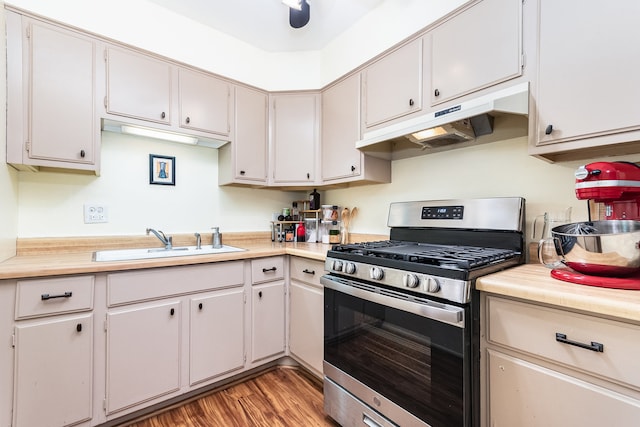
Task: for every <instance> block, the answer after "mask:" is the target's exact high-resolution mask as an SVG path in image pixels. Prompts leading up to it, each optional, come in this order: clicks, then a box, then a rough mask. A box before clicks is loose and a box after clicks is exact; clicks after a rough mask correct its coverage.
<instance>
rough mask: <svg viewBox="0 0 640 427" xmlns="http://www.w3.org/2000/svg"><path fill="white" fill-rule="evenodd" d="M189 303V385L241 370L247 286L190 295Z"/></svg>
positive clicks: (243, 363)
mask: <svg viewBox="0 0 640 427" xmlns="http://www.w3.org/2000/svg"><path fill="white" fill-rule="evenodd" d="M189 304H190V307H189V316H190V317H189V323H190V327H189V334H190V335H189V384H190V385H194V384H197V383H200V382H202V381H206V380H209V379H211V378H215V377H217V376H219V375H222V374H225V373H227V372H232V371H235V370H239V369H242V368H243V367H244V365H245V350H244V315H245V309H244V307H245V293H244V289H243V288H235V289H229V290H224V291H218V292H215V293H213V294H209V295H205V296H195V297H191V298H190V300H189Z"/></svg>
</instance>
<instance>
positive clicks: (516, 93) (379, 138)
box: [356, 82, 529, 159]
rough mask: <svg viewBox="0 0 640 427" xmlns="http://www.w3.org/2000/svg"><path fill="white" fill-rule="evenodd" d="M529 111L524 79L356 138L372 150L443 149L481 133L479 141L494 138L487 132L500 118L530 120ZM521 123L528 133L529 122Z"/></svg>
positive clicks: (362, 146)
mask: <svg viewBox="0 0 640 427" xmlns="http://www.w3.org/2000/svg"><path fill="white" fill-rule="evenodd" d="M528 113H529V83H528V82H524V83H520V84H518V85H515V86H511V87H508V88H505V89H502V90H498V91H495V92H491V93H488V94H486V95H482V96H478V97H477V98H473V99H470V100H468V101H464V102H462V103H460V104H454V105H451V106H449V107H447V108H445V109H442V110H438V111H435V112H431V113H428V114H424V115H422V116H419V117H414V118H411V119H408V120H405V121H402V122H399V123H394V124H392V125H389V126H386V127H383V128H380V129H375V130H372V131H369V132H365V133H364V134H363V138H362V139H361V140H360V141H358V142H356V148H358V149H360V150H362V151H366V152H371V153H372V154H375V152H381V153H385V152H387V153H389V152H391V151H393V150H394V149H398V148H401V149H405V150H407V149H410V150H408V151H418V152H421V151H423V152H422V153H419V154H426V152H430V151H434V150H436V149H437V151H441V150H444V149H450V148H457V147H459V146H465V145H471V144H473V143H474V141H476V140H477V139H478V138H481V137H482V138H481V139H482V141H478V143H480V142H491V138H488V137H485V135H490V134H492V133H493V131H494V125H495V126H496V127H498V124H499V122H500V123H503V122H504V121H505V119H508V118H509V117H510V116H519V117H520V118H525V122H526V117H527V115H528ZM494 120H495V123H494ZM520 127H522V128H523V129H522V130H523V131H524V134H526V125H525V126H522V125H520ZM510 136H513V135H510ZM464 143H466V144H464ZM411 149H412V150H411ZM402 157H403V156H393V157H392V158H394V159H395V158H402ZM404 157H407V156H404Z"/></svg>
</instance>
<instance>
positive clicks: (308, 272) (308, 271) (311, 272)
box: [302, 268, 316, 275]
mask: <svg viewBox="0 0 640 427" xmlns="http://www.w3.org/2000/svg"><path fill="white" fill-rule="evenodd" d="M302 272H303V273H307V274H311V275H315V274H316V271H315V270H309V269H306V268H305V269H304V270H302Z"/></svg>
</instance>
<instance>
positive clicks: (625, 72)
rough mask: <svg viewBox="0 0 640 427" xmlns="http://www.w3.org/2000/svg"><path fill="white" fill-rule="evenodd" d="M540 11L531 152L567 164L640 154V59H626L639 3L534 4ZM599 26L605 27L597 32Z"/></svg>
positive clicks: (638, 31)
mask: <svg viewBox="0 0 640 427" xmlns="http://www.w3.org/2000/svg"><path fill="white" fill-rule="evenodd" d="M538 6H539V7H538V11H539V15H538V28H539V30H538V31H539V34H538V43H539V44H538V77H537V81H536V82H535V89H534V96H535V100H536V105H535V117H534V119H532V120H531V121H530V129H529V138H530V142H529V153H530V154H532V155H537V156H540V157H543V158H546V159H549V160H572V159H581V158H586V157H595V156H601V155H611V154H631V153H638V152H640V144H639V143H638V142H637V141H638V140H640V103H638V99H639V98H640V88H639V86H638V83H637V80H638V75H639V74H640V56H639V55H636V54H634V53H632V52H637V40H638V38H640V28H639V27H638V25H637V19H636V18H637V16H639V15H640V4H638V3H636V2H631V3H628V4H627V3H625V4H624V5H621V4H616V5H612V6H611V7H606V8H603V7H599V6H598V5H596V4H591V3H583V2H558V1H553V0H539V5H538ZM566 17H571V18H570V19H566ZM597 22H607V23H610V25H608V26H607V30H606V31H604V32H602V31H596V30H594V23H597ZM567 46H571V48H570V49H568V50H567V49H566V47H567Z"/></svg>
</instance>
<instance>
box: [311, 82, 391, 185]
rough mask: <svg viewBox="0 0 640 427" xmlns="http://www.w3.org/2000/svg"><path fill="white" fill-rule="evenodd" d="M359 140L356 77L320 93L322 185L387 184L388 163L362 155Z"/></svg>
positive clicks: (358, 85) (358, 105)
mask: <svg viewBox="0 0 640 427" xmlns="http://www.w3.org/2000/svg"><path fill="white" fill-rule="evenodd" d="M359 139H360V74H354V75H352V76H350V77H348V78H346V79H344V80H343V81H341V82H339V83H337V84H335V85H333V86H331V87H329V88H327V89H325V90H324V91H323V92H322V144H321V145H322V182H323V183H324V184H334V183H338V182H354V181H372V182H391V161H389V160H382V159H378V158H374V157H370V156H368V155H365V154H364V153H363V152H362V151H360V150H358V149H357V148H356V141H358V140H359Z"/></svg>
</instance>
